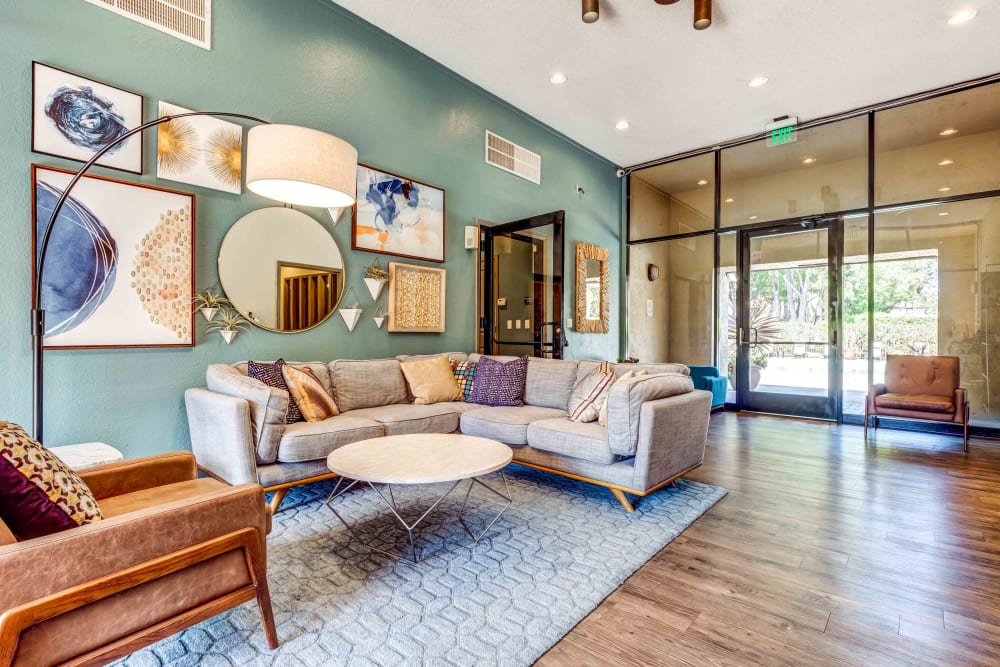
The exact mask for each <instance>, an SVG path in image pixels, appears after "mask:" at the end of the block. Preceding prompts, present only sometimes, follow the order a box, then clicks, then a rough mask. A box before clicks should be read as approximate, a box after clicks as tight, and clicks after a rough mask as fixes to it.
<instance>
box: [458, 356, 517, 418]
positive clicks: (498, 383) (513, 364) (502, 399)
mask: <svg viewBox="0 0 1000 667" xmlns="http://www.w3.org/2000/svg"><path fill="white" fill-rule="evenodd" d="M527 371H528V357H527V356H524V357H518V358H517V359H513V360H512V361H498V360H496V359H493V358H491V357H483V358H481V359H480V360H479V361H478V362H476V377H475V379H474V380H473V381H472V391H471V392H470V393H469V402H470V403H479V404H480V405H491V406H508V407H518V406H520V405H523V404H524V383H525V378H526V376H527Z"/></svg>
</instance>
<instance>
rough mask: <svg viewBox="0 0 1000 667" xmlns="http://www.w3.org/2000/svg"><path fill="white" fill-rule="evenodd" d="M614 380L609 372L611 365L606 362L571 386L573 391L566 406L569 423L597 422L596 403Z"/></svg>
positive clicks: (598, 405) (599, 407)
mask: <svg viewBox="0 0 1000 667" xmlns="http://www.w3.org/2000/svg"><path fill="white" fill-rule="evenodd" d="M614 379H615V374H614V373H613V372H612V371H611V364H609V363H608V362H604V363H602V364H601V365H600V366H598V367H597V368H595V369H594V370H592V371H590V372H589V373H587V374H586V375H585V376H583V377H582V378H580V380H579V381H577V383H576V384H575V385H573V391H572V393H571V394H570V395H569V403H568V404H567V405H566V412H568V413H569V419H570V421H574V422H592V421H597V418H598V417H599V416H600V413H601V406H600V404H598V403H597V399H598V398H600V397H601V396H602V395H604V394H606V392H607V391H608V388H609V387H610V386H611V384H612V382H614Z"/></svg>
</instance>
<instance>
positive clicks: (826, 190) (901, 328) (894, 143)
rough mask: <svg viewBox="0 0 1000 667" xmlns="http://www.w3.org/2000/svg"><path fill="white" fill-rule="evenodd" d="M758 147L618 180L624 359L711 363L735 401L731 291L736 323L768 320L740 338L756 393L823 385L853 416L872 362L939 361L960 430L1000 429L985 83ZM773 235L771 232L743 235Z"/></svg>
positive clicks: (996, 182) (997, 135)
mask: <svg viewBox="0 0 1000 667" xmlns="http://www.w3.org/2000/svg"><path fill="white" fill-rule="evenodd" d="M772 144H773V142H771V141H768V140H767V138H766V137H763V136H762V137H759V138H755V139H753V140H747V141H741V142H735V143H733V144H732V145H724V146H723V147H722V148H720V149H709V150H706V151H704V152H702V153H699V154H696V155H694V156H692V157H685V158H684V159H680V160H673V161H665V162H664V163H662V164H658V165H655V166H651V167H647V168H643V169H637V170H634V171H632V172H631V173H630V175H629V211H628V215H629V235H628V242H629V274H628V275H629V287H628V298H629V305H628V320H629V330H628V340H629V354H630V355H631V356H634V357H637V358H639V359H641V360H644V361H646V360H648V361H677V362H686V363H692V364H693V363H706V362H708V361H711V362H712V363H714V364H715V365H717V366H718V367H719V368H720V369H721V370H723V371H724V372H725V373H726V374H727V375H729V376H730V380H731V382H732V385H731V387H730V389H731V391H730V396H729V397H730V400H732V401H735V400H736V398H737V397H736V394H735V391H734V390H735V389H736V386H735V377H734V376H735V370H736V369H735V365H736V359H737V351H738V350H739V349H741V347H740V346H741V345H745V344H746V340H745V339H744V340H740V339H739V335H738V333H739V332H738V330H737V321H738V320H739V318H738V314H739V307H740V304H738V303H737V298H738V296H737V295H738V294H743V295H744V298H746V299H749V300H750V308H749V318H750V320H752V319H753V317H754V316H755V315H756V316H757V317H758V321H757V323H758V324H760V323H762V322H763V323H764V324H766V326H753V327H750V331H751V333H750V334H748V336H755V337H757V338H756V339H755V340H754V341H753V343H754V344H753V345H752V346H751V347H750V348H749V350H748V352H747V355H746V357H747V358H748V359H749V366H750V368H749V369H748V371H749V373H752V372H753V370H754V368H755V367H756V369H757V377H756V378H752V379H753V380H755V382H754V383H753V384H754V385H755V386H756V387H757V389H758V390H760V388H761V387H763V388H764V389H765V390H766V389H768V388H774V389H775V390H779V391H780V390H783V389H789V388H790V389H792V390H796V391H800V392H808V391H819V390H820V389H821V388H820V387H812V385H814V384H816V383H821V384H823V385H824V386H830V387H834V388H835V390H836V391H837V392H838V395H839V396H840V399H841V401H840V404H839V408H838V414H839V415H842V416H843V418H844V419H845V420H848V421H850V420H852V419H854V420H859V419H860V416H861V415H862V414H863V412H864V394H865V393H866V391H867V388H868V385H869V384H871V383H872V382H873V381H879V380H880V379H881V377H882V375H883V372H884V363H885V357H886V355H889V354H922V355H932V354H947V355H955V356H958V357H959V358H960V359H961V372H962V384H963V385H964V386H965V387H966V389H967V390H968V391H969V396H970V403H971V406H972V424H973V425H974V426H981V427H1000V83H993V82H991V83H989V84H985V85H983V84H976V85H971V86H968V87H966V88H964V89H958V90H957V91H956V92H949V93H947V94H941V95H932V96H925V98H924V99H921V100H920V101H916V102H910V103H905V104H898V105H891V106H890V105H886V106H885V107H884V108H878V109H874V110H872V111H869V112H866V113H860V114H854V115H852V116H851V117H848V118H845V119H843V120H836V121H834V122H824V123H818V124H815V125H813V126H807V127H806V128H805V129H802V128H800V129H798V131H797V132H796V135H795V140H794V141H792V142H785V143H782V144H779V145H772ZM795 222H802V223H803V224H805V223H807V222H808V223H809V224H817V225H823V224H826V225H829V227H828V229H829V231H828V232H823V233H822V234H833V235H836V237H837V238H836V244H835V245H836V253H837V257H836V260H835V261H831V262H830V263H829V265H828V264H827V258H826V257H825V255H824V254H823V253H821V252H816V250H817V248H811V247H809V248H807V247H806V246H809V244H810V243H812V242H814V241H815V242H817V243H818V241H816V239H819V238H820V236H822V234H821V233H820V232H819V231H817V232H816V233H801V234H791V232H792V231H794V230H793V229H792V228H791V227H788V229H787V230H785V229H783V228H782V227H781V225H785V224H789V225H790V224H793V223H795ZM772 226H777V230H778V232H780V233H782V234H785V233H786V232H787V235H784V236H782V235H780V234H779V235H778V236H774V237H759V236H754V234H752V233H748V232H747V230H757V229H763V228H768V229H772ZM806 231H808V230H806ZM751 237H752V238H751ZM813 237H815V238H813ZM744 243H745V244H746V248H745V249H744V248H743V247H742V244H744ZM813 245H816V243H813ZM765 246H767V247H765ZM798 246H802V247H798ZM831 247H833V246H831ZM741 253H744V254H741ZM741 258H742V259H741ZM828 267H829V271H830V272H831V275H833V276H834V277H833V278H831V279H830V282H828V281H827V280H826V279H825V278H824V277H823V274H824V272H825V271H826V270H827V268H828ZM741 271H743V273H741ZM741 276H743V277H742V280H743V281H745V283H746V284H745V287H744V290H743V292H740V284H741V283H740V281H741ZM831 286H832V287H831ZM830 289H834V290H839V295H838V294H833V295H830V294H829V293H828V290H830ZM831 296H832V297H833V298H831ZM827 301H829V303H830V304H831V309H832V311H831V312H833V313H834V316H835V317H834V324H833V325H831V324H830V322H831V320H830V318H829V315H830V313H829V312H827V311H825V310H824V307H823V304H824V303H826V302H827ZM746 323H748V324H749V321H747V322H746ZM831 326H832V328H833V329H835V332H834V333H833V334H832V335H831V340H830V341H826V339H825V338H824V330H826V329H827V328H829V327H831ZM762 334H763V335H765V336H769V337H772V338H773V340H775V341H779V342H777V343H775V344H770V345H768V344H762V343H764V342H765V341H762V340H761V339H760V336H761V335H762ZM813 339H815V340H816V341H819V342H820V344H816V345H810V344H809V341H810V340H813ZM824 341H826V343H828V344H825V343H824ZM827 356H830V357H831V358H833V357H834V356H835V357H836V360H835V363H831V364H830V365H829V366H828V365H827V364H826V359H825V357H827ZM830 369H835V370H836V373H837V374H836V376H828V375H827V373H828V371H829V370H830Z"/></svg>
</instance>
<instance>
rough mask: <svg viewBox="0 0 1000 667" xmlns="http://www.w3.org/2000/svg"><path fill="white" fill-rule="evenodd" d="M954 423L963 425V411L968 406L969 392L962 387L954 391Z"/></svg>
mask: <svg viewBox="0 0 1000 667" xmlns="http://www.w3.org/2000/svg"><path fill="white" fill-rule="evenodd" d="M954 401H955V423H956V424H964V423H965V409H966V407H967V406H968V404H969V392H967V391H965V389H963V388H962V387H959V388H958V389H956V390H955V398H954Z"/></svg>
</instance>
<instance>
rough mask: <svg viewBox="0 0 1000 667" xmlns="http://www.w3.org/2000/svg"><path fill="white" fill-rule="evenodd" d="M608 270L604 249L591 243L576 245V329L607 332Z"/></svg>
mask: <svg viewBox="0 0 1000 667" xmlns="http://www.w3.org/2000/svg"><path fill="white" fill-rule="evenodd" d="M610 298H611V270H610V267H609V266H608V249H607V248H602V247H600V246H596V245H593V244H591V243H577V244H576V330H577V331H579V332H580V333H608V311H609V306H610V304H609V303H608V300H609V299H610Z"/></svg>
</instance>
